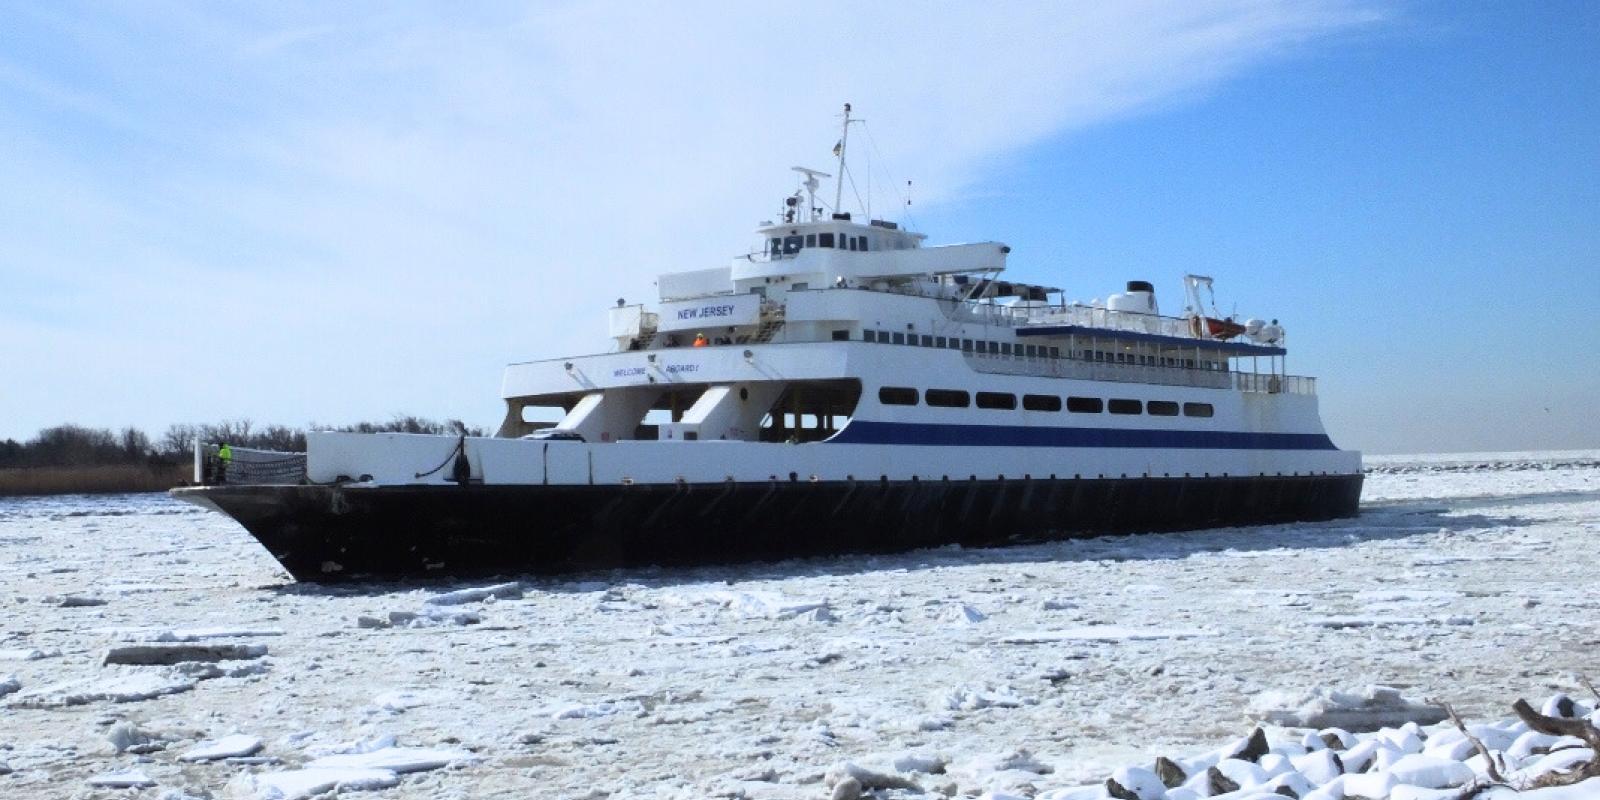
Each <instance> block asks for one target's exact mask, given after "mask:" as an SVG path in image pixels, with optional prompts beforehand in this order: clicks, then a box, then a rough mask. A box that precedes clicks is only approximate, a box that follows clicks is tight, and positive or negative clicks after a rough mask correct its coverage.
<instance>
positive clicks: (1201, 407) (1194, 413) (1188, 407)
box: [1183, 403, 1215, 417]
mask: <svg viewBox="0 0 1600 800" xmlns="http://www.w3.org/2000/svg"><path fill="white" fill-rule="evenodd" d="M1213 413H1215V412H1214V410H1213V409H1212V408H1211V404H1210V403H1184V404H1183V415H1184V416H1186V417H1209V416H1211V415H1212V414H1213Z"/></svg>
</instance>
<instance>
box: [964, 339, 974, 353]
mask: <svg viewBox="0 0 1600 800" xmlns="http://www.w3.org/2000/svg"><path fill="white" fill-rule="evenodd" d="M961 352H963V353H970V352H972V340H971V339H962V340H961Z"/></svg>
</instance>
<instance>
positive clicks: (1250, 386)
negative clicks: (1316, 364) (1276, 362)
mask: <svg viewBox="0 0 1600 800" xmlns="http://www.w3.org/2000/svg"><path fill="white" fill-rule="evenodd" d="M1233 388H1235V389H1238V390H1239V391H1241V392H1261V393H1264V394H1316V393H1317V379H1316V378H1311V377H1307V376H1305V375H1262V374H1260V373H1255V372H1235V373H1233Z"/></svg>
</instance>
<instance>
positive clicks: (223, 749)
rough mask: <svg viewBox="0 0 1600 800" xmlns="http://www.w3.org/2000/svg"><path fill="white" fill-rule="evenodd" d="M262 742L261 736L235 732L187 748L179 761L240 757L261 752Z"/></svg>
mask: <svg viewBox="0 0 1600 800" xmlns="http://www.w3.org/2000/svg"><path fill="white" fill-rule="evenodd" d="M261 748H262V742H261V737H259V736H249V735H246V734H242V733H235V734H232V735H229V736H224V737H222V738H220V739H216V740H213V741H206V742H201V743H200V745H199V746H198V747H195V748H193V749H191V750H187V751H185V752H184V753H183V755H181V756H178V760H179V761H220V760H222V759H225V758H240V757H243V756H251V755H255V754H256V753H259V752H261Z"/></svg>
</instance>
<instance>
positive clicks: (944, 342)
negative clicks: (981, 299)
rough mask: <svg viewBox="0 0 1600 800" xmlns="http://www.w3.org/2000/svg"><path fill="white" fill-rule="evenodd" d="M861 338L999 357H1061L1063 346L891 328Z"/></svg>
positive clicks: (844, 335) (843, 334)
mask: <svg viewBox="0 0 1600 800" xmlns="http://www.w3.org/2000/svg"><path fill="white" fill-rule="evenodd" d="M833 338H834V339H836V340H839V341H848V340H849V339H850V332H849V331H834V332H833ZM861 340H862V341H864V342H877V343H879V344H909V345H911V346H913V347H916V346H919V345H920V346H922V347H933V348H938V349H948V350H960V351H961V352H963V353H988V354H990V355H997V356H1013V355H1014V356H1021V357H1023V358H1060V357H1061V348H1059V347H1048V346H1046V345H1042V344H1012V343H1010V342H989V341H984V340H983V339H958V338H956V337H953V336H951V337H945V336H930V335H928V334H926V333H924V334H921V335H918V334H915V333H900V332H898V331H897V332H894V333H890V332H889V331H871V330H868V331H862V332H861Z"/></svg>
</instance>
